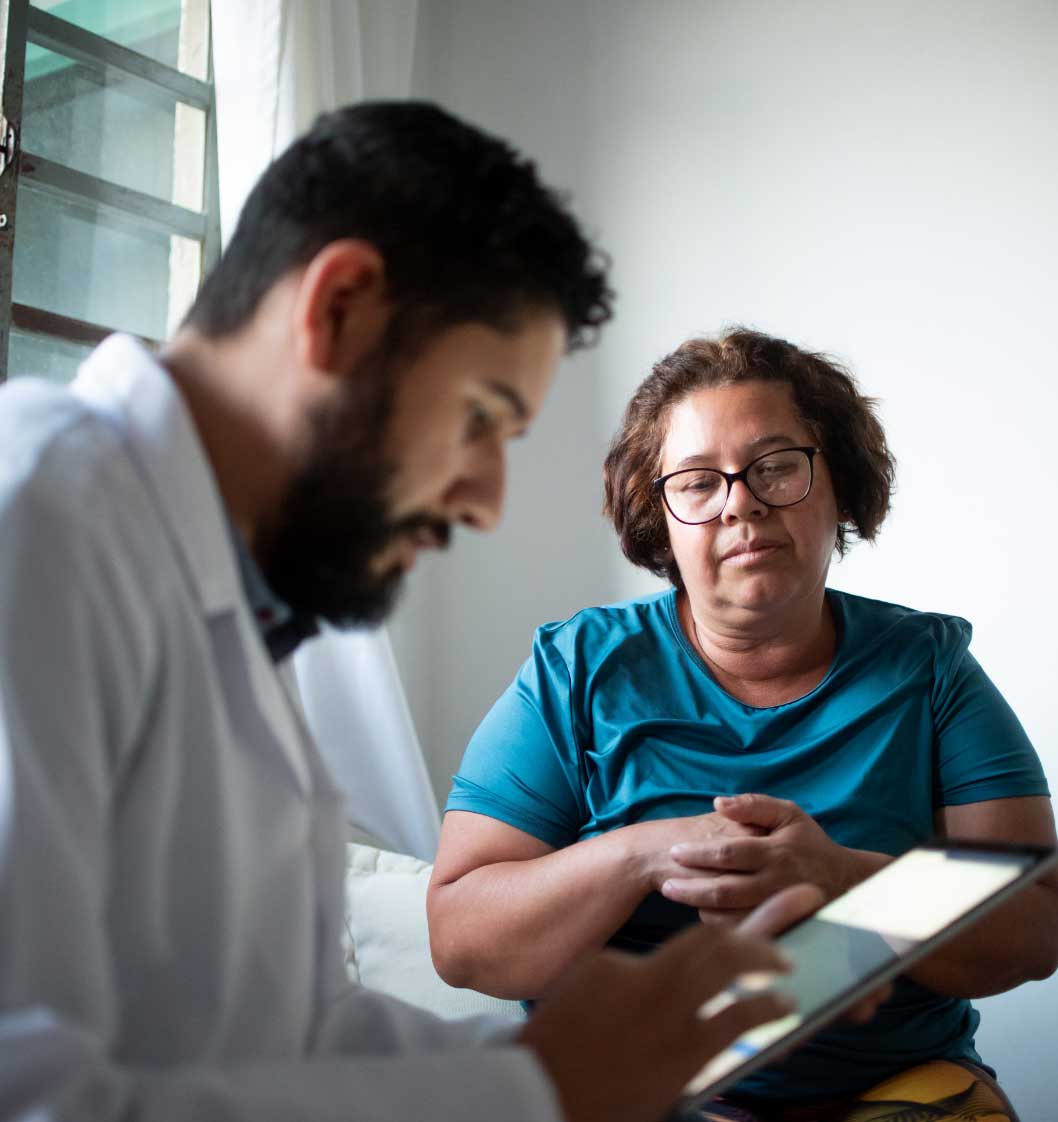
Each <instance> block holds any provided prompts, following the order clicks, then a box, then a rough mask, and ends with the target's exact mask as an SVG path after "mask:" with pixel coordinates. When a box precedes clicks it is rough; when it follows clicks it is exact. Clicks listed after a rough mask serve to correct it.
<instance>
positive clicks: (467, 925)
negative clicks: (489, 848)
mask: <svg viewBox="0 0 1058 1122" xmlns="http://www.w3.org/2000/svg"><path fill="white" fill-rule="evenodd" d="M677 821H678V820H666V821H660V822H644V823H638V824H636V825H633V826H626V827H623V828H621V829H618V830H613V831H611V832H609V833H607V834H603V835H601V836H599V837H596V838H590V839H588V840H586V841H582V842H577V843H576V844H574V845H571V846H567V847H566V848H564V849H559V850H554V851H550V852H547V853H545V854H542V855H540V856H536V857H531V858H528V859H523V860H509V861H496V862H492V863H489V864H483V865H480V866H478V867H477V868H473V869H470V870H469V871H468V872H465V873H463V874H462V875H461V876H459V877H457V878H454V879H446V878H445V875H444V867H443V865H439V867H438V869H437V870H435V874H434V879H433V881H432V882H431V885H430V891H429V896H428V911H429V918H430V944H431V950H432V952H433V958H434V965H435V967H436V968H437V971H438V973H439V974H440V975H441V977H442V978H444V979H445V981H447V982H448V983H449V984H450V985H454V986H469V987H473V988H474V989H477V990H481V991H483V992H485V993H490V994H494V995H495V996H497V997H506V998H519V999H521V998H533V997H539V996H541V995H542V994H543V993H544V992H545V991H546V990H547V988H548V986H549V985H551V983H552V982H554V981H555V980H556V979H557V978H558V977H559V976H560V975H561V974H562V973H563V972H564V971H565V970H566V969H568V967H569V966H571V965H572V964H573V963H574V962H575V961H576V960H577V959H579V958H580V957H581V956H582V955H583V954H585V953H586V952H587V951H590V950H595V949H597V948H599V947H601V946H603V945H604V944H605V943H606V941H607V940H608V939H609V938H610V936H611V935H613V933H614V932H615V931H616V930H617V929H618V928H619V927H620V926H621V925H622V924H623V923H624V922H625V920H627V919H628V917H629V916H630V915H631V914H632V912H633V911H634V910H635V908H636V906H637V905H638V904H639V903H640V901H641V900H642V899H643V898H644V897H645V896H646V895H647V894H648V893H649V892H650V891H652V889H653V888H654V887H655V884H656V883H657V879H658V877H659V876H660V875H661V874H660V873H659V869H660V867H661V865H662V862H663V861H664V862H666V863H667V861H668V858H667V851H668V846H669V845H670V844H671V841H670V840H669V838H670V835H672V836H675V834H674V831H675V828H676V822H677Z"/></svg>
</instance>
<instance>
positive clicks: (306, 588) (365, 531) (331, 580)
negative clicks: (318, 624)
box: [256, 353, 449, 627]
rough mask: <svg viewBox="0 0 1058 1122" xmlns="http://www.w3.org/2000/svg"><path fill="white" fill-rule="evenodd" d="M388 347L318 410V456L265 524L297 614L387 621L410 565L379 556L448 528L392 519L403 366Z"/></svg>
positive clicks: (269, 562)
mask: <svg viewBox="0 0 1058 1122" xmlns="http://www.w3.org/2000/svg"><path fill="white" fill-rule="evenodd" d="M394 367H395V363H394V362H393V361H392V360H390V359H389V358H388V357H387V356H385V355H384V354H381V353H380V354H376V355H374V356H371V357H369V358H368V359H366V360H365V361H364V365H363V368H362V369H360V370H358V371H355V372H354V373H353V374H352V375H350V376H349V378H348V380H347V383H346V385H347V386H348V390H347V391H346V396H345V398H344V399H343V402H342V404H341V406H339V407H338V408H335V409H332V410H330V411H329V412H327V413H322V412H321V413H320V414H318V415H317V416H316V417H315V418H314V421H313V423H314V426H315V439H314V442H313V449H312V452H311V453H310V458H309V460H308V462H307V463H306V464H305V466H304V467H303V468H302V470H301V471H300V472H299V473H298V475H297V476H296V478H295V479H294V481H293V483H292V484H291V485H290V487H289V488H288V490H287V493H286V495H285V496H284V498H283V502H282V505H281V506H280V509H279V512H278V515H277V517H276V518H275V519H274V520H273V521H272V522H271V524H270V525H268V526H267V527H263V528H262V530H261V532H260V533H259V536H258V540H257V547H258V548H257V550H256V552H257V556H258V559H259V561H260V564H261V569H262V572H263V573H264V577H265V579H266V580H267V582H268V584H269V586H270V587H271V589H272V591H273V592H274V593H275V594H276V595H277V596H278V597H280V599H282V600H283V601H284V602H285V603H286V604H288V605H289V606H290V607H291V608H292V609H293V610H294V611H295V612H296V613H299V614H303V615H309V616H313V617H315V618H319V619H324V620H327V622H329V623H332V624H334V625H335V626H337V627H355V626H366V625H371V624H377V623H380V622H381V621H382V620H383V619H384V618H385V617H386V616H387V615H388V614H389V613H390V611H391V610H392V609H393V605H394V604H395V602H396V599H397V595H398V593H399V591H400V587H401V583H402V578H403V571H402V569H401V568H400V566H399V565H394V566H393V567H392V568H390V569H389V570H387V571H386V572H376V571H375V568H374V563H375V560H376V558H378V557H379V556H380V555H381V554H382V553H383V551H384V550H385V549H386V548H387V547H388V546H391V545H392V544H393V542H395V541H397V540H399V539H400V538H401V537H406V536H409V535H411V534H413V533H414V532H415V531H416V530H419V529H422V528H423V527H427V528H429V529H430V531H431V533H432V534H433V535H434V537H435V538H437V539H438V541H439V544H443V543H444V542H445V541H447V538H448V532H449V531H448V527H447V525H445V524H444V523H438V522H437V521H436V520H435V519H432V518H430V517H428V516H425V515H412V516H410V517H408V518H403V519H400V520H396V521H395V520H393V519H391V518H390V516H389V513H388V510H387V507H386V492H387V489H388V487H389V484H390V482H391V480H392V479H393V476H394V475H395V473H396V467H395V465H394V464H392V463H389V462H387V460H386V456H385V443H386V429H387V425H388V421H389V419H390V415H391V413H392V407H393V400H394V397H395V392H396V385H397V382H398V380H399V373H400V372H399V371H398V370H397V369H395V368H394Z"/></svg>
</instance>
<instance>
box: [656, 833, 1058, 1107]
mask: <svg viewBox="0 0 1058 1122" xmlns="http://www.w3.org/2000/svg"><path fill="white" fill-rule="evenodd" d="M923 850H944V851H945V852H956V853H960V852H961V853H966V854H971V855H972V854H974V853H977V854H981V855H982V856H988V855H989V854H994V855H999V856H1016V857H1030V858H1032V859H1033V864H1031V865H1029V866H1028V867H1027V868H1025V869H1023V870H1022V871H1021V872H1020V873H1019V874H1018V876H1017V877H1015V878H1014V880H1012V881H1011V882H1010V883H1009V884H1005V885H1003V887H1002V888H999V889H997V890H996V891H995V892H993V893H992V894H991V895H990V896H987V897H985V899H984V900H981V901H979V902H978V903H977V904H975V905H974V906H973V907H971V908H970V909H969V911H966V912H964V913H963V914H962V915H961V916H959V918H958V919H955V920H952V922H951V923H949V924H947V925H946V926H945V927H943V928H941V929H940V931H938V932H936V933H935V934H933V935H931V936H929V938H927V939H924V940H923V941H922V942H921V943H918V944H916V945H915V946H914V947H912V948H910V949H909V950H907V951H904V952H902V953H899V954H898V955H897V956H896V957H895V958H894V959H893V961H892V962H889V963H886V964H884V965H882V966H879V967H877V968H876V969H875V970H872V971H870V972H869V973H867V974H865V975H864V977H863V978H862V979H860V980H859V981H858V982H856V983H855V984H853V985H852V986H850V987H849V989H847V990H845V991H844V992H843V993H841V994H839V995H838V996H837V997H834V998H832V999H831V1000H830V1001H829V1002H828V1003H827V1004H826V1005H824V1006H822V1007H820V1008H819V1009H818V1010H816V1012H815V1013H813V1014H812V1015H811V1016H809V1017H807V1018H806V1019H805V1020H804V1021H802V1022H801V1023H800V1024H798V1025H796V1026H794V1027H793V1028H791V1029H790V1031H789V1032H788V1033H786V1034H785V1035H784V1036H781V1037H779V1038H778V1039H777V1040H774V1041H772V1042H771V1043H770V1044H769V1045H767V1046H766V1047H764V1048H762V1049H761V1050H760V1051H759V1052H757V1053H756V1054H755V1055H753V1056H748V1057H747V1058H746V1060H745V1061H744V1062H743V1063H741V1064H739V1065H738V1067H735V1068H732V1069H731V1070H730V1071H728V1072H727V1073H725V1074H724V1075H722V1076H720V1077H719V1078H718V1079H716V1080H715V1081H714V1082H712V1083H710V1084H709V1085H708V1086H707V1087H703V1088H701V1089H700V1090H697V1091H695V1092H693V1093H692V1094H689V1095H684V1097H683V1098H682V1099H681V1100H680V1102H679V1103H678V1105H677V1108H676V1111H675V1117H677V1118H678V1117H679V1115H680V1114H682V1113H683V1112H684V1111H688V1110H691V1109H697V1108H699V1107H701V1106H703V1105H704V1104H705V1103H706V1102H707V1101H708V1100H709V1099H713V1098H715V1097H716V1096H717V1095H719V1094H722V1093H723V1092H724V1091H725V1090H726V1089H728V1088H730V1087H731V1086H732V1085H733V1084H735V1083H738V1082H740V1081H741V1080H743V1079H745V1078H746V1076H748V1075H750V1074H752V1073H753V1072H754V1071H757V1070H759V1069H760V1068H762V1067H767V1066H768V1065H769V1064H771V1063H774V1062H775V1061H776V1060H777V1059H779V1058H781V1057H782V1056H783V1055H785V1054H787V1053H788V1052H790V1051H791V1050H792V1049H793V1048H795V1047H796V1046H797V1045H798V1044H803V1043H805V1041H806V1040H807V1038H809V1037H811V1036H813V1035H815V1033H817V1032H819V1030H820V1029H822V1028H825V1027H826V1026H827V1025H828V1024H830V1023H831V1022H832V1021H834V1020H836V1019H837V1018H838V1017H840V1016H841V1014H842V1013H843V1012H845V1011H846V1010H847V1009H849V1008H851V1007H852V1006H853V1005H855V1004H856V1003H857V1002H858V1001H859V1000H860V999H861V998H864V997H866V996H867V995H868V994H870V993H872V992H873V991H874V990H876V989H877V988H878V987H879V986H881V985H884V984H885V983H886V982H888V981H890V980H891V979H892V978H895V977H896V976H897V975H898V974H903V973H905V972H906V971H907V968H908V967H909V966H911V965H913V964H914V963H916V962H918V961H920V960H921V959H923V958H925V957H926V956H927V955H929V954H930V953H931V952H932V951H934V950H936V949H937V948H938V947H940V946H941V945H943V944H944V943H946V942H948V940H949V939H952V938H954V936H956V935H958V934H959V933H960V932H962V931H964V930H966V928H968V927H971V926H972V925H973V924H974V923H975V922H976V921H977V920H979V919H980V918H981V917H982V916H984V915H985V914H986V913H988V912H990V911H992V909H993V908H996V907H997V906H998V905H1000V904H1002V903H1003V902H1004V901H1005V900H1007V899H1009V898H1010V897H1011V896H1013V895H1014V894H1015V893H1017V892H1019V891H1021V889H1023V888H1025V887H1026V886H1027V885H1028V884H1030V883H1031V882H1032V881H1034V880H1036V879H1037V878H1038V877H1040V876H1042V875H1043V874H1044V873H1046V872H1049V871H1050V870H1051V869H1054V868H1058V849H1056V848H1054V847H1051V846H1045V845H1031V844H1025V845H1021V844H1018V843H1016V842H991V841H976V840H973V839H969V838H943V837H933V838H930V839H928V840H927V841H924V842H920V843H919V844H918V845H915V846H912V847H911V849H909V850H907V851H906V852H905V853H902V854H900V856H899V857H897V858H895V859H894V862H890V863H889V864H887V865H886V866H884V868H886V869H888V868H891V867H892V864H894V863H895V861H899V860H901V858H903V857H906V856H908V855H910V854H911V853H914V852H919V851H923ZM878 871H879V872H881V871H883V870H878ZM874 875H877V874H872V876H874ZM869 879H870V878H869V877H868V878H865V880H864V881H861V882H860V883H861V884H862V883H865V881H866V880H869ZM856 887H858V886H856ZM850 891H854V889H850ZM810 919H812V916H805V918H804V919H803V920H800V921H798V922H797V923H795V924H793V925H792V926H791V927H789V928H787V929H786V931H785V932H783V934H782V935H779V936H777V938H776V943H777V944H778V945H779V946H780V947H781V946H782V939H783V935H785V934H787V933H789V932H791V931H794V930H796V929H797V928H798V927H800V926H801V925H802V924H803V923H807V922H808V921H809V920H810ZM703 1066H705V1065H703Z"/></svg>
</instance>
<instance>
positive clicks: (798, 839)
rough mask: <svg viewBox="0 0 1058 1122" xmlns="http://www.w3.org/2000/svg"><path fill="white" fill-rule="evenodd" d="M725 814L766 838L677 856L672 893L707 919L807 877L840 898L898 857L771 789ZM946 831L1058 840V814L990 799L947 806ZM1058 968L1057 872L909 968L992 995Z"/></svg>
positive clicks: (715, 842)
mask: <svg viewBox="0 0 1058 1122" xmlns="http://www.w3.org/2000/svg"><path fill="white" fill-rule="evenodd" d="M717 808H718V810H719V811H720V812H721V813H723V814H725V815H728V814H730V815H735V816H736V817H737V818H738V820H739V821H741V822H743V823H755V824H757V825H758V826H760V827H762V828H764V829H767V831H768V833H767V836H765V837H760V838H746V839H728V838H717V839H711V840H708V841H705V842H702V843H693V844H690V845H682V846H680V847H679V848H678V849H677V850H676V851H674V853H673V857H674V859H675V860H677V861H678V862H679V864H680V865H682V866H683V869H682V872H681V873H680V874H679V876H678V877H675V878H673V879H671V880H669V881H668V882H667V883H665V884H664V885H663V888H662V890H663V892H664V894H665V895H666V896H667V897H669V898H670V899H673V900H677V901H679V902H681V903H685V904H689V905H691V906H692V907H697V908H699V909H701V911H702V913H703V915H710V914H713V915H716V914H720V915H724V914H739V915H740V914H741V913H742V912H743V911H744V910H745V909H747V908H751V907H754V906H756V905H757V904H758V903H759V902H760V901H761V900H764V899H767V897H768V896H769V895H771V894H772V893H773V892H776V891H778V890H779V889H781V888H784V887H786V886H787V885H790V884H796V883H800V882H808V883H811V884H815V885H817V886H819V887H820V888H821V889H822V890H823V892H824V894H825V896H826V898H827V899H828V900H829V899H833V898H834V897H835V896H837V895H840V893H842V892H844V891H847V890H848V889H849V888H851V887H852V886H853V885H854V884H857V883H859V882H860V881H861V880H865V879H866V878H867V877H868V876H870V875H871V873H873V872H876V871H877V870H878V869H880V868H882V867H883V866H884V865H887V864H888V863H889V862H890V861H891V860H892V858H891V857H888V856H886V855H885V854H883V853H871V852H867V851H864V850H852V849H847V848H845V847H844V846H840V845H838V844H837V843H836V842H833V841H831V840H830V839H829V838H827V836H826V834H824V832H823V831H822V829H821V828H820V827H819V826H818V825H817V824H816V823H815V821H814V820H813V819H811V818H810V817H809V816H808V815H807V814H805V813H804V811H802V810H801V809H800V808H799V807H797V806H796V805H795V804H794V803H791V802H788V801H787V800H785V799H773V798H769V797H768V796H767V795H743V796H740V797H738V798H734V799H718V800H717ZM936 828H937V832H938V833H940V834H943V835H944V836H946V837H952V838H961V839H964V840H967V841H1007V842H1021V843H1026V844H1032V845H1054V844H1055V840H1056V839H1055V827H1054V815H1053V813H1052V811H1051V802H1050V799H1048V798H1046V797H1044V796H1028V797H1023V798H1008V799H990V800H988V801H983V802H978V803H968V804H966V805H964V806H947V807H941V808H940V809H939V810H938V811H937V815H936ZM1055 969H1058V875H1052V876H1050V877H1047V878H1044V879H1042V880H1040V881H1039V882H1037V883H1036V884H1034V885H1030V886H1029V887H1028V888H1026V889H1024V890H1023V891H1022V892H1019V893H1018V894H1017V896H1015V897H1014V898H1013V899H1011V900H1010V901H1008V902H1007V903H1006V904H1003V905H1001V906H1000V907H998V908H996V909H995V910H994V911H992V912H990V913H989V915H987V916H986V917H985V918H984V919H982V920H981V921H980V922H979V923H977V924H975V925H974V926H973V927H972V928H971V929H970V930H969V931H967V932H965V934H963V935H960V936H957V937H956V938H955V939H953V940H951V941H950V942H948V943H946V944H945V945H944V946H943V947H942V948H941V949H940V950H939V951H937V952H936V953H935V954H933V955H931V956H930V957H929V958H927V959H924V960H923V961H922V962H921V963H919V964H918V965H917V966H915V967H913V968H912V969H911V971H910V972H909V974H910V977H912V978H913V979H914V980H915V981H917V982H919V983H920V984H921V985H923V986H927V987H928V988H929V989H932V990H934V991H935V992H937V993H942V994H947V995H948V996H951V997H985V996H987V995H989V994H994V993H1001V992H1003V991H1004V990H1009V989H1013V988H1014V987H1015V986H1018V985H1020V984H1021V983H1022V982H1027V981H1029V980H1031V979H1039V978H1046V977H1047V976H1048V975H1050V974H1052V973H1054V971H1055Z"/></svg>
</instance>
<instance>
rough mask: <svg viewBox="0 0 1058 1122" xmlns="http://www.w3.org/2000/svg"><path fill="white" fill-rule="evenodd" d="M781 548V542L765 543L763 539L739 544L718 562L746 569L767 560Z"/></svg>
mask: <svg viewBox="0 0 1058 1122" xmlns="http://www.w3.org/2000/svg"><path fill="white" fill-rule="evenodd" d="M782 548H783V544H782V542H773V541H765V540H764V539H761V540H759V541H748V542H739V544H738V545H736V546H734V547H733V548H732V549H729V550H728V551H727V553H725V554H724V555H723V556H722V557H721V558H720V560H721V561H722V562H725V563H726V564H729V565H738V566H740V567H746V566H749V565H756V564H758V563H759V562H761V561H766V560H768V559H769V558H770V557H773V556H774V555H775V554H776V553H777V552H778V551H779V550H780V549H782Z"/></svg>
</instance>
